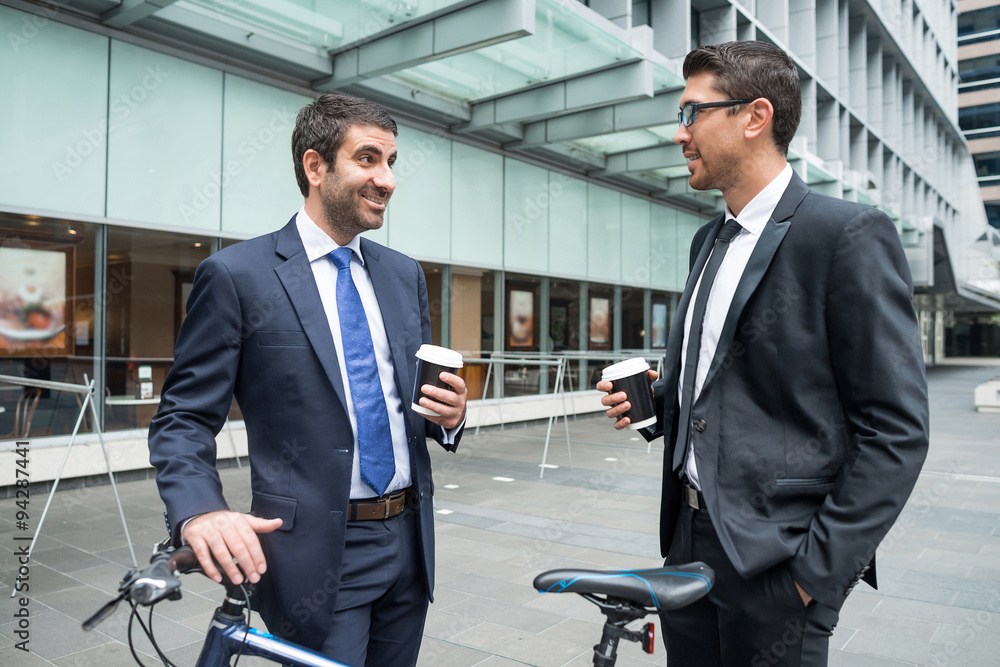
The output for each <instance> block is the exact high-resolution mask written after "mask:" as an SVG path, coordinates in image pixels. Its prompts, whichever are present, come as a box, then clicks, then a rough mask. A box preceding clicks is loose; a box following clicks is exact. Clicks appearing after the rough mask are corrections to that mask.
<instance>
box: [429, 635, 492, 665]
mask: <svg viewBox="0 0 1000 667" xmlns="http://www.w3.org/2000/svg"><path fill="white" fill-rule="evenodd" d="M489 657H490V654H489V653H485V652H483V651H478V650H476V649H473V648H469V647H467V646H461V645H459V644H452V643H450V642H446V641H443V640H441V639H435V638H434V637H427V638H425V639H424V641H423V643H422V644H421V645H420V654H419V655H418V656H417V666H418V667H474V665H479V664H482V662H483V661H484V660H486V659H487V658H489Z"/></svg>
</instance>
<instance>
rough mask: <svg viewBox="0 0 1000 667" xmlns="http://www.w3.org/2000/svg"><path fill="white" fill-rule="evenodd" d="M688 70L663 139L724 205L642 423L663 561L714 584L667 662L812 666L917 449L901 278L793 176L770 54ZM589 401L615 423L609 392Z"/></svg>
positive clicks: (787, 73)
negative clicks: (655, 460)
mask: <svg viewBox="0 0 1000 667" xmlns="http://www.w3.org/2000/svg"><path fill="white" fill-rule="evenodd" d="M684 78H685V80H686V86H685V89H684V93H683V95H682V97H681V113H680V117H679V119H680V127H679V128H678V130H677V134H676V136H675V137H674V141H675V142H677V143H678V144H680V145H682V146H683V147H684V156H685V157H686V158H687V159H688V160H689V164H688V170H689V172H690V183H691V186H692V187H694V188H696V189H699V190H710V189H718V190H720V191H721V192H722V195H723V198H724V199H725V202H726V213H725V214H724V215H720V216H719V217H718V218H716V219H715V220H712V221H711V222H709V223H708V224H707V225H705V226H704V227H702V228H701V229H700V230H699V231H698V233H697V234H696V235H695V238H694V241H693V243H692V245H691V258H690V266H691V273H690V276H689V277H688V280H687V284H686V285H685V288H684V293H683V295H682V297H681V300H680V303H679V305H678V310H677V314H676V318H675V320H674V322H673V325H672V327H671V331H670V338H669V341H668V344H667V350H666V359H665V363H664V377H663V379H661V380H657V381H656V382H654V383H653V390H654V396H655V398H656V402H657V415H658V421H657V424H656V425H655V426H652V427H649V428H648V429H647V430H644V431H641V432H642V433H643V434H644V435H645V436H646V437H647V439H652V438H655V437H659V436H661V435H662V436H663V437H664V442H665V447H664V466H663V494H662V499H661V514H660V541H661V549H662V552H663V555H664V556H666V558H667V562H668V563H678V562H683V561H689V560H701V561H704V562H706V563H708V564H709V565H710V566H712V567H713V568H714V569H715V571H716V574H717V582H716V585H715V587H714V588H713V589H712V591H711V592H710V594H709V595H708V597H707V598H705V599H704V600H702V601H700V602H699V603H698V604H696V605H695V606H693V607H691V608H689V609H685V610H682V611H681V612H678V613H676V614H672V615H667V616H665V617H664V618H663V619H662V622H663V625H664V635H665V639H666V645H667V655H668V662H669V664H672V665H673V664H676V665H700V666H701V665H727V666H728V665H741V666H742V665H752V666H754V667H756V666H757V665H810V666H812V665H825V664H827V653H828V646H829V637H830V635H831V634H832V631H833V627H834V625H835V624H836V621H837V618H838V614H839V610H840V608H841V606H842V605H843V603H844V600H845V598H846V597H847V594H848V593H849V592H850V590H851V588H853V586H854V585H855V584H856V583H857V581H858V580H859V579H860V578H861V577H862V576H864V577H865V579H866V580H867V581H869V583H871V584H872V585H874V583H875V581H874V574H875V570H874V562H875V561H874V559H875V550H876V547H877V546H878V544H879V542H880V541H881V540H882V538H883V537H884V536H885V534H886V533H887V532H888V531H889V529H890V528H891V526H892V524H893V522H894V521H895V519H896V517H897V516H898V515H899V513H900V511H901V510H902V508H903V505H904V503H905V502H906V499H907V497H908V496H909V494H910V492H911V490H912V488H913V485H914V484H915V482H916V479H917V475H918V474H919V471H920V467H921V465H922V464H923V460H924V457H925V455H926V452H927V445H928V425H927V391H926V379H925V375H924V367H923V360H922V359H923V357H922V354H921V350H920V342H919V336H918V328H917V322H916V318H915V315H914V311H913V307H912V301H911V300H912V295H913V286H912V282H911V279H910V273H909V270H908V266H907V263H906V259H905V257H904V254H903V249H902V247H901V244H900V242H899V238H898V236H897V233H896V230H895V227H894V226H893V224H892V222H891V221H890V220H889V218H888V217H887V216H886V215H885V214H883V213H881V212H880V211H878V210H877V209H874V208H870V207H867V206H863V205H860V204H856V203H852V202H847V201H843V200H840V199H834V198H831V197H826V196H822V195H819V194H817V193H815V192H813V191H811V190H810V189H809V188H808V187H807V186H806V185H805V183H803V182H802V180H801V179H800V178H799V177H798V176H797V175H795V173H794V172H792V170H791V167H790V166H789V165H788V163H787V161H786V155H787V151H788V144H789V142H790V140H791V139H792V137H793V135H794V134H795V130H796V128H797V126H798V122H799V117H800V115H801V104H802V103H801V93H800V89H799V78H798V72H797V70H796V68H795V65H794V64H793V63H792V62H791V60H790V59H789V58H788V57H787V55H786V54H785V53H784V52H783V51H781V50H780V49H778V48H777V47H775V46H773V45H770V44H766V43H762V42H729V43H726V44H718V45H715V46H706V47H701V48H698V49H695V50H694V51H692V52H691V53H690V54H688V56H687V58H686V60H685V62H684ZM699 297H700V298H699ZM650 378H651V379H652V380H656V374H655V373H654V372H650ZM597 388H598V389H600V390H601V391H607V392H610V391H611V389H612V387H611V385H610V383H604V382H602V383H598V385H597ZM603 402H604V404H605V405H606V406H608V407H609V409H608V411H607V413H608V416H609V417H611V418H613V419H615V420H616V422H615V427H616V428H625V427H626V426H627V425H628V423H629V420H628V418H627V417H623V414H624V413H625V412H626V411H627V410H628V408H629V407H630V405H629V403H628V402H627V400H626V397H625V395H624V394H623V393H615V394H609V395H608V396H606V397H604V398H603Z"/></svg>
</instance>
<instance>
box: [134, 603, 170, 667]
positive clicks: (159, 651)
mask: <svg viewBox="0 0 1000 667" xmlns="http://www.w3.org/2000/svg"><path fill="white" fill-rule="evenodd" d="M128 602H129V606H130V607H132V613H131V614H130V615H129V619H128V648H129V650H130V651H131V652H132V658H133V659H134V660H135V661H136V663H138V664H139V665H140V667H146V665H145V663H143V662H142V660H140V659H139V656H138V654H137V653H136V652H135V643H134V642H133V640H132V621H133V620H136V621H139V627H141V628H142V631H143V632H144V633H145V634H146V637H147V638H149V641H150V643H151V644H152V645H153V650H154V651H156V655H157V656H159V658H160V662H162V663H163V664H164V665H166V667H177V665H176V664H174V663H173V662H172V661H171V660H170V658H168V657H167V656H166V655H165V654H164V653H163V650H162V649H160V645H159V644H157V643H156V638H155V637H153V631H152V627H153V606H150V608H149V627H146V624H145V623H143V621H142V616H140V615H139V607H138V605H137V604H136V603H135V602H133V601H132V600H129V601H128Z"/></svg>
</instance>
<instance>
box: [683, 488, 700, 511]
mask: <svg viewBox="0 0 1000 667" xmlns="http://www.w3.org/2000/svg"><path fill="white" fill-rule="evenodd" d="M684 500H685V502H687V504H688V507H690V508H692V509H696V510H700V509H701V506H700V505H699V504H698V489H696V488H694V487H693V486H687V485H685V486H684Z"/></svg>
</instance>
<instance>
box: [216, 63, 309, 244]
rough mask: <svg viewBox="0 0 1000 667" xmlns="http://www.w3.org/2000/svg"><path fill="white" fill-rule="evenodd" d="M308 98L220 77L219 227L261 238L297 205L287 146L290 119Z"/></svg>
mask: <svg viewBox="0 0 1000 667" xmlns="http://www.w3.org/2000/svg"><path fill="white" fill-rule="evenodd" d="M311 101H312V100H311V99H310V98H308V97H306V96H304V95H296V94H295V93H289V92H287V91H284V90H280V89H278V88H274V87H272V86H265V85H264V84H261V83H257V82H255V81H250V80H248V79H244V78H242V77H238V76H233V75H231V74H227V75H225V108H224V110H223V136H222V167H223V177H222V229H223V230H224V231H230V232H237V233H240V234H253V235H257V234H265V233H267V232H270V231H273V230H275V229H278V228H279V227H281V226H282V225H284V224H285V223H286V222H287V221H288V219H289V218H291V216H292V215H293V214H294V213H295V212H296V211H297V210H298V209H299V207H301V206H302V199H303V197H302V194H301V193H300V192H299V187H298V185H297V183H296V181H295V171H294V167H293V164H292V159H291V151H290V150H289V146H290V145H291V141H292V130H293V129H295V116H296V114H297V113H298V111H299V109H301V108H302V107H303V106H305V105H306V104H308V103H309V102H311Z"/></svg>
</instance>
